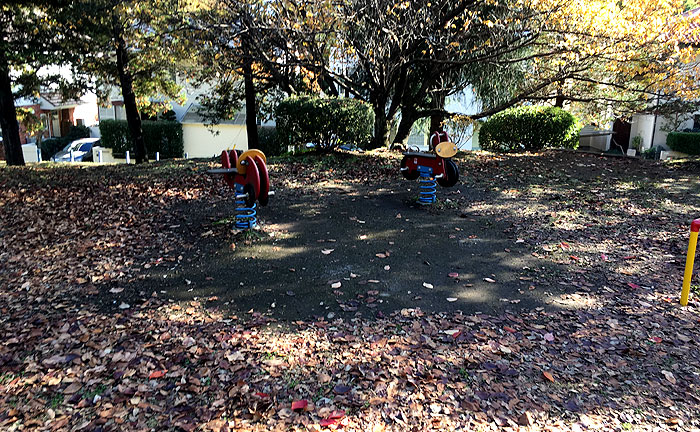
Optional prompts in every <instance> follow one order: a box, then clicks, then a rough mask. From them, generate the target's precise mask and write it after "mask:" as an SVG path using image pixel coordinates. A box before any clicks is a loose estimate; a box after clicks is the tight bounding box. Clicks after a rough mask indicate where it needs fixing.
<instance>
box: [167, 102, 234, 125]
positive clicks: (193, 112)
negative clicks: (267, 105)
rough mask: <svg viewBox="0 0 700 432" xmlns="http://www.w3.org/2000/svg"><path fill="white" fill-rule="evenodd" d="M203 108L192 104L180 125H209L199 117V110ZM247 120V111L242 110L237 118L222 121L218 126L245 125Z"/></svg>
mask: <svg viewBox="0 0 700 432" xmlns="http://www.w3.org/2000/svg"><path fill="white" fill-rule="evenodd" d="M200 107H201V105H198V104H194V103H193V104H190V106H189V107H187V111H185V115H183V116H182V119H180V123H182V124H207V121H206V120H205V119H204V118H203V117H202V116H201V115H199V113H198V112H197V110H198V109H199V108H200ZM245 120H246V115H245V109H241V110H240V111H238V112H237V113H236V116H235V117H234V118H232V119H229V120H221V121H220V122H219V123H218V124H227V125H245Z"/></svg>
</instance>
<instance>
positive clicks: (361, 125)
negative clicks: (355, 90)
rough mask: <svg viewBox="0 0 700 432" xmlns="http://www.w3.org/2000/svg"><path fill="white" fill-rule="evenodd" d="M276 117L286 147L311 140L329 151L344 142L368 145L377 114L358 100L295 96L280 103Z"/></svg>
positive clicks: (279, 132)
mask: <svg viewBox="0 0 700 432" xmlns="http://www.w3.org/2000/svg"><path fill="white" fill-rule="evenodd" d="M275 118H276V121H277V139H278V142H279V144H280V146H282V148H284V147H286V146H293V147H299V146H303V145H304V144H306V143H309V142H311V143H314V144H316V145H317V146H318V147H319V148H320V149H321V150H325V151H329V150H333V149H335V148H336V147H338V146H339V145H343V144H348V145H351V146H352V145H354V146H358V147H366V146H367V145H368V144H369V142H370V140H371V139H372V128H373V125H374V113H373V111H372V108H371V107H370V106H369V105H368V104H366V103H364V102H362V101H359V100H357V99H349V98H319V97H314V96H293V97H291V98H288V99H285V100H284V101H282V102H281V103H280V104H279V105H278V106H277V108H276V110H275Z"/></svg>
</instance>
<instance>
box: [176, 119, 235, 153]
mask: <svg viewBox="0 0 700 432" xmlns="http://www.w3.org/2000/svg"><path fill="white" fill-rule="evenodd" d="M213 130H214V131H217V132H219V133H218V135H214V134H212V133H211V132H210V131H209V128H207V127H206V126H204V125H203V124H198V123H191V124H183V125H182V140H183V144H184V147H185V153H187V157H190V158H208V157H212V156H218V155H220V154H221V152H222V151H223V150H230V149H233V148H235V149H236V150H248V134H247V133H246V128H245V126H243V125H227V124H223V125H218V126H215V127H213Z"/></svg>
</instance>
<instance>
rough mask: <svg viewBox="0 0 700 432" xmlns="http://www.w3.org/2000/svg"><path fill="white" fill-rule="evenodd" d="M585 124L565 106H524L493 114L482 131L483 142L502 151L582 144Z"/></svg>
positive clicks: (533, 149)
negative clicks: (582, 127)
mask: <svg viewBox="0 0 700 432" xmlns="http://www.w3.org/2000/svg"><path fill="white" fill-rule="evenodd" d="M580 130H581V125H580V124H579V122H578V121H577V120H576V118H575V117H574V116H573V115H571V114H570V113H568V112H566V111H564V110H563V109H561V108H556V107H546V106H521V107H517V108H510V109H507V110H505V111H502V112H500V113H498V114H495V115H493V116H491V118H489V119H488V120H487V121H486V122H485V123H484V124H483V125H482V127H481V129H480V130H479V145H480V146H481V148H483V149H484V150H489V151H493V152H498V153H510V152H522V151H538V150H542V149H544V148H571V149H575V148H577V147H578V142H579V138H578V134H579V131H580Z"/></svg>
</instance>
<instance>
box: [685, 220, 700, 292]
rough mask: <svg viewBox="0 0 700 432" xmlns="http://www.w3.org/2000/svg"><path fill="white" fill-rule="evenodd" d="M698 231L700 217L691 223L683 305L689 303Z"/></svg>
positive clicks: (699, 230) (699, 229) (699, 228)
mask: <svg viewBox="0 0 700 432" xmlns="http://www.w3.org/2000/svg"><path fill="white" fill-rule="evenodd" d="M698 232H700V219H695V220H694V221H693V223H692V224H690V242H689V243H688V256H686V258H685V274H684V275H683V290H682V291H681V306H687V305H688V296H689V295H690V280H691V279H692V278H693V264H694V263H695V249H696V248H697V246H698Z"/></svg>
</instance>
